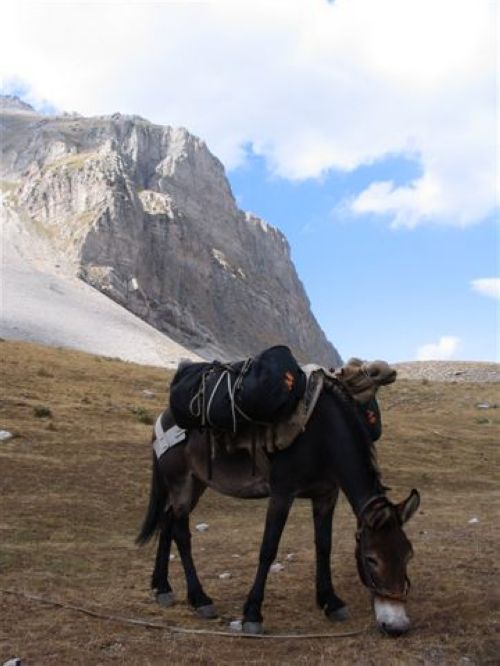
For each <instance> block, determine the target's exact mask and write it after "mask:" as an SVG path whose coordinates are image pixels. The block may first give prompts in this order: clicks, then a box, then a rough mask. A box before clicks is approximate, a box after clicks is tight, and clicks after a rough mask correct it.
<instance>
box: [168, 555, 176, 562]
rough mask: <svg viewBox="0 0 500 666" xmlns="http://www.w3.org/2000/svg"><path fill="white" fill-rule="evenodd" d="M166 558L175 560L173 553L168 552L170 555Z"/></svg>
mask: <svg viewBox="0 0 500 666" xmlns="http://www.w3.org/2000/svg"><path fill="white" fill-rule="evenodd" d="M168 559H169V560H170V561H172V560H175V555H174V554H173V553H170V557H169V558H168Z"/></svg>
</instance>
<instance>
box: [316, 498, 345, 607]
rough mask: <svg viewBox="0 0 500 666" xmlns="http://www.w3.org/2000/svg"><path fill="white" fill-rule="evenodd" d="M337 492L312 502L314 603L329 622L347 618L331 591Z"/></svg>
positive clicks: (342, 605)
mask: <svg viewBox="0 0 500 666" xmlns="http://www.w3.org/2000/svg"><path fill="white" fill-rule="evenodd" d="M337 497H338V491H337V492H336V493H335V495H334V496H333V497H331V496H330V497H326V498H325V497H320V498H315V499H313V500H312V505H313V516H314V542H315V546H316V602H317V604H318V606H319V607H320V608H322V609H323V610H324V611H325V615H326V616H327V618H328V619H330V620H346V619H347V618H348V613H347V608H346V605H345V603H344V602H343V601H342V599H341V598H340V597H338V596H337V595H336V594H335V592H334V589H333V584H332V572H331V565H330V556H331V552H332V522H333V512H334V510H335V504H336V502H337Z"/></svg>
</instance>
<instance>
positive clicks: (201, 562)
mask: <svg viewBox="0 0 500 666" xmlns="http://www.w3.org/2000/svg"><path fill="white" fill-rule="evenodd" d="M0 357H1V367H2V378H1V396H0V429H5V430H7V431H9V432H11V433H13V434H14V435H15V436H14V437H13V438H11V439H9V440H6V441H0V460H1V474H0V489H1V494H0V587H1V589H2V590H3V591H2V592H1V593H0V617H1V620H0V663H3V661H5V660H7V659H8V658H10V657H13V656H17V657H20V658H22V659H23V666H31V665H35V664H36V665H50V666H53V665H54V664H58V665H59V664H61V665H63V666H64V665H66V664H68V665H73V664H85V665H87V664H89V665H97V664H134V665H135V664H139V665H142V664H144V665H148V664H151V665H153V664H154V665H156V664H158V665H159V664H167V663H169V664H207V665H208V664H210V665H212V664H213V665H214V666H215V665H217V666H218V665H219V664H239V663H246V664H256V665H257V664H262V665H264V664H265V665H267V664H325V665H326V664H363V665H364V664H374V665H378V664H380V665H382V664H383V665H386V664H456V665H461V666H466V665H471V664H497V663H499V660H498V656H499V655H500V645H499V642H498V635H499V629H500V626H499V625H500V612H499V604H498V601H499V598H498V544H499V534H500V527H499V522H498V515H499V513H498V509H499V495H500V486H499V484H498V454H497V442H498V435H499V429H500V408H499V407H498V405H499V403H500V395H499V390H498V385H495V384H492V383H477V382H455V383H453V382H445V383H443V382H440V383H436V382H432V381H429V380H427V379H424V380H422V379H419V380H413V381H410V380H400V381H397V382H396V384H395V385H393V386H392V387H389V388H386V389H382V391H381V405H382V414H383V419H384V434H383V437H382V440H381V441H380V443H379V445H378V447H379V455H380V464H381V468H382V470H383V473H384V474H383V476H384V481H385V483H386V484H387V485H389V486H391V487H392V489H393V490H392V492H391V497H392V498H393V499H395V500H396V499H401V498H402V497H403V496H405V495H406V494H407V493H408V492H409V490H410V489H411V488H412V487H417V488H418V489H419V490H420V492H421V495H422V506H421V510H420V511H419V513H418V514H417V515H416V516H415V517H414V518H413V519H412V521H411V522H410V523H409V525H408V529H407V533H408V535H409V537H410V539H411V540H412V542H413V546H414V549H415V559H414V560H413V562H412V565H411V567H410V575H411V578H412V583H413V587H412V592H411V596H410V601H409V604H408V611H409V614H410V616H411V617H412V620H413V622H414V626H413V629H412V631H411V632H410V634H409V635H407V636H405V637H401V638H398V639H391V638H388V637H384V636H382V635H380V634H379V633H378V632H377V631H376V629H375V627H374V622H373V616H372V611H371V607H370V599H369V595H368V593H367V592H366V590H365V589H364V588H363V587H362V585H361V583H360V582H359V580H358V577H357V573H356V568H355V562H354V557H353V551H354V530H355V520H354V517H353V515H352V512H351V511H350V509H349V507H348V506H347V503H346V502H345V501H344V500H343V501H342V502H341V503H340V506H339V510H338V513H337V516H336V520H335V524H334V555H333V568H334V576H335V582H336V588H337V592H338V593H339V594H340V595H341V596H342V597H343V598H344V599H345V600H346V601H347V603H348V605H349V609H350V613H351V619H350V620H349V621H347V622H346V623H343V624H340V625H339V624H336V625H332V624H331V623H329V622H328V621H327V620H326V618H324V616H323V615H322V613H321V612H320V611H319V610H318V609H317V608H316V607H315V603H314V590H313V579H314V554H313V539H312V526H311V511H310V507H309V505H308V504H307V503H306V502H297V503H296V505H295V506H294V509H293V511H292V515H291V517H290V520H289V523H288V525H287V528H286V530H285V533H284V536H283V540H282V544H281V548H280V553H279V560H280V561H281V562H282V563H283V565H284V569H283V570H282V571H280V572H279V573H274V574H271V575H270V579H269V585H268V591H267V596H266V601H265V605H264V619H265V624H266V629H267V631H268V632H269V633H272V634H275V633H300V634H307V633H324V634H328V633H336V632H339V631H354V630H360V631H361V633H359V634H357V635H355V636H351V637H344V638H323V639H307V638H302V639H263V640H258V639H257V640H254V639H248V638H239V637H234V638H233V637H229V638H227V637H220V636H207V635H188V634H186V635H183V634H176V633H172V632H170V631H169V630H168V629H153V628H146V627H143V626H134V625H131V624H126V623H124V622H121V621H117V620H111V619H102V618H95V617H91V616H88V615H85V614H82V613H79V612H76V611H74V610H70V609H67V608H58V607H52V606H49V605H43V604H41V603H38V602H36V601H34V600H30V599H27V598H25V597H23V596H15V595H10V594H6V593H5V590H11V591H15V592H18V593H20V594H27V595H36V596H40V597H43V598H45V599H49V600H56V601H58V602H62V603H65V604H71V605H75V606H83V607H85V608H87V609H90V610H94V611H98V612H100V613H104V614H113V615H122V616H128V617H133V618H142V619H144V620H149V621H152V622H158V623H163V624H165V625H167V624H172V625H175V626H177V627H183V628H195V629H206V628H209V629H214V630H225V629H226V628H227V624H228V622H229V621H230V620H233V619H235V618H238V617H240V613H241V607H242V604H243V601H244V598H245V595H246V593H247V591H248V588H249V586H250V584H251V581H252V578H253V574H254V572H255V565H256V561H257V554H258V548H259V543H260V536H261V532H262V527H263V517H264V512H265V502H261V501H257V502H255V501H246V502H245V501H237V500H232V499H230V498H225V497H221V496H218V495H215V494H213V493H210V492H208V493H207V494H206V495H205V497H204V498H203V499H202V501H201V502H200V505H199V507H198V508H197V510H196V511H195V513H194V515H193V525H195V524H197V523H199V522H206V523H208V525H209V528H208V530H207V531H206V532H197V531H196V530H194V531H193V549H194V554H195V557H196V560H197V563H198V569H199V573H200V577H201V578H202V580H203V581H204V584H205V587H206V590H207V592H208V593H209V594H210V595H211V596H212V597H213V598H214V600H215V602H216V604H217V606H218V609H219V612H220V614H221V619H220V620H215V621H211V622H208V623H207V621H202V620H201V619H199V618H197V617H196V616H194V615H193V613H192V612H191V610H190V609H189V608H188V607H187V605H186V603H185V601H184V597H185V586H184V579H183V576H182V574H181V570H180V564H179V559H178V557H176V559H174V560H173V561H172V563H171V580H172V582H173V584H174V587H175V590H176V592H177V597H178V599H179V601H178V604H177V605H176V606H175V607H173V608H172V609H168V610H165V609H162V608H160V607H159V606H157V605H156V604H155V603H154V601H153V600H152V598H151V595H150V592H149V578H150V574H151V570H152V566H153V559H154V552H155V546H154V544H151V545H149V546H146V547H145V548H142V549H139V548H137V547H136V546H135V544H134V537H135V535H136V532H137V530H138V527H139V525H140V522H141V520H142V517H143V513H144V510H145V507H146V502H147V497H148V492H149V477H150V456H151V450H150V443H149V441H150V428H151V426H150V425H148V424H147V423H145V422H147V421H149V420H151V419H150V417H152V416H153V415H156V413H157V412H159V411H160V410H161V409H162V408H163V407H164V405H165V404H166V401H167V385H168V381H169V379H170V378H171V373H169V371H167V370H164V369H157V368H152V367H144V366H138V365H133V364H131V363H126V362H121V361H116V360H112V359H106V358H103V357H95V356H91V355H87V354H84V353H80V352H72V351H68V350H62V349H54V348H46V347H41V346H37V345H33V344H29V343H18V342H16V343H15V342H0ZM145 391H146V393H145ZM148 392H152V393H153V395H151V394H150V393H148ZM485 405H487V406H485ZM289 553H293V559H291V561H290V560H288V559H287V555H288V554H289ZM223 572H229V573H231V577H230V578H228V579H225V580H221V579H220V578H219V575H220V574H221V573H223Z"/></svg>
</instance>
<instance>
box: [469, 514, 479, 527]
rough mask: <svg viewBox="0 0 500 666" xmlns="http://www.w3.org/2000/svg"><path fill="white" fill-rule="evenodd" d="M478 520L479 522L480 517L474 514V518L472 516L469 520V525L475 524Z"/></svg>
mask: <svg viewBox="0 0 500 666" xmlns="http://www.w3.org/2000/svg"><path fill="white" fill-rule="evenodd" d="M478 522H479V518H476V516H474V518H471V519H470V520H469V525H475V524H476V523H478Z"/></svg>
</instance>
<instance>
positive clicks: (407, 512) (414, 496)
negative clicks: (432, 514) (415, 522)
mask: <svg viewBox="0 0 500 666" xmlns="http://www.w3.org/2000/svg"><path fill="white" fill-rule="evenodd" d="M419 506H420V494H419V492H418V490H416V489H415V488H413V490H412V491H411V493H410V494H409V495H408V497H407V498H406V499H405V500H403V501H402V502H401V503H400V504H398V505H397V506H396V509H397V511H398V515H399V518H400V520H401V524H402V525H404V524H405V523H406V522H407V521H408V520H410V518H411V517H412V516H413V514H414V513H415V511H416V510H417V509H418V507H419Z"/></svg>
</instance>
